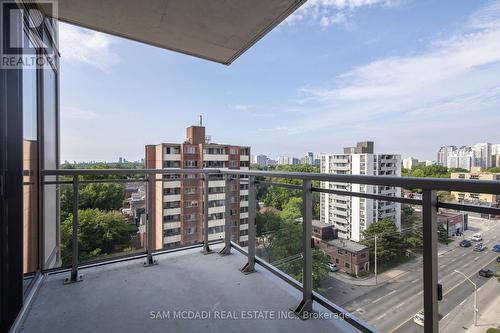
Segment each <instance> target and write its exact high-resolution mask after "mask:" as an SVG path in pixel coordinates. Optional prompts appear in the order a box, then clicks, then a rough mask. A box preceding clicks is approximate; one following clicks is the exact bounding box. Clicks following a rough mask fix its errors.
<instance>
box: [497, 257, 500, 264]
mask: <svg viewBox="0 0 500 333" xmlns="http://www.w3.org/2000/svg"><path fill="white" fill-rule="evenodd" d="M497 263H499V264H500V256H498V257H497Z"/></svg>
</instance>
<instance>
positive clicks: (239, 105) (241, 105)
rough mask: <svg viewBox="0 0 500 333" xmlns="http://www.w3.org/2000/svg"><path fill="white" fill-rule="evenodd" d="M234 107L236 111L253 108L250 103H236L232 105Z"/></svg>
mask: <svg viewBox="0 0 500 333" xmlns="http://www.w3.org/2000/svg"><path fill="white" fill-rule="evenodd" d="M234 108H235V109H236V110H238V111H247V110H250V109H252V108H253V106H252V105H246V104H237V105H235V106H234Z"/></svg>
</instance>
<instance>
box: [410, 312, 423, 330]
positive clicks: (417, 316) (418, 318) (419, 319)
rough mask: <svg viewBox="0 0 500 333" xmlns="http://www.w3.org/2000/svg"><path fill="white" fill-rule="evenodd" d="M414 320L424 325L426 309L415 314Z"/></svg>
mask: <svg viewBox="0 0 500 333" xmlns="http://www.w3.org/2000/svg"><path fill="white" fill-rule="evenodd" d="M413 322H414V323H415V324H417V325H419V326H422V327H424V311H420V312H419V313H417V314H416V315H415V316H413Z"/></svg>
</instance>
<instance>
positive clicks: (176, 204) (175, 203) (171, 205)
mask: <svg viewBox="0 0 500 333" xmlns="http://www.w3.org/2000/svg"><path fill="white" fill-rule="evenodd" d="M180 207H181V202H180V201H172V202H165V203H163V208H164V209H171V208H180Z"/></svg>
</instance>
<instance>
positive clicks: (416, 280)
mask: <svg viewBox="0 0 500 333" xmlns="http://www.w3.org/2000/svg"><path fill="white" fill-rule="evenodd" d="M419 280H420V279H415V280H413V281H411V282H410V283H415V282H417V281H419Z"/></svg>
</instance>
